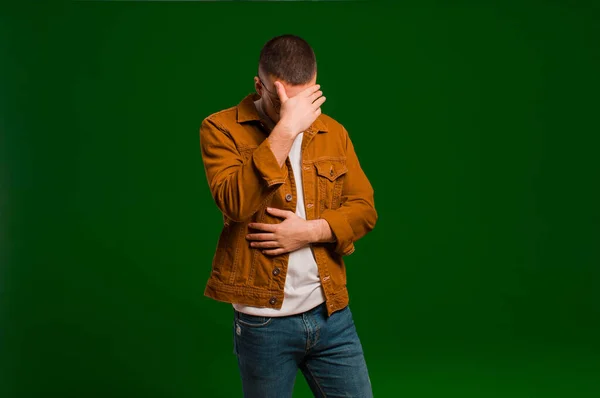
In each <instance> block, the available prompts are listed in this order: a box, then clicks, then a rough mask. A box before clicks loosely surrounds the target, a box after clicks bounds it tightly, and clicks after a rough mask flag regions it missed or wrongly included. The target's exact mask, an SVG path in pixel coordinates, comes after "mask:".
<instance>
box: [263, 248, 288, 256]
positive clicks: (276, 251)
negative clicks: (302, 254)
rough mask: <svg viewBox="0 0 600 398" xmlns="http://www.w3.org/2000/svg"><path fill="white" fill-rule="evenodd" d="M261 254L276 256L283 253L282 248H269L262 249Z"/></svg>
mask: <svg viewBox="0 0 600 398" xmlns="http://www.w3.org/2000/svg"><path fill="white" fill-rule="evenodd" d="M262 252H263V254H266V255H268V256H278V255H280V254H283V253H285V250H284V249H270V250H263V251H262Z"/></svg>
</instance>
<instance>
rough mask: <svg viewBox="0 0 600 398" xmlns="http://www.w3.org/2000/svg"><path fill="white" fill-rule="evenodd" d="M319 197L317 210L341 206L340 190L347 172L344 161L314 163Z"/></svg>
mask: <svg viewBox="0 0 600 398" xmlns="http://www.w3.org/2000/svg"><path fill="white" fill-rule="evenodd" d="M315 167H316V171H317V184H318V195H319V210H320V211H321V212H322V211H323V210H325V209H337V208H339V207H340V206H341V198H342V189H343V187H344V179H345V175H346V173H347V172H348V167H347V165H346V159H343V158H340V159H324V160H317V161H316V162H315Z"/></svg>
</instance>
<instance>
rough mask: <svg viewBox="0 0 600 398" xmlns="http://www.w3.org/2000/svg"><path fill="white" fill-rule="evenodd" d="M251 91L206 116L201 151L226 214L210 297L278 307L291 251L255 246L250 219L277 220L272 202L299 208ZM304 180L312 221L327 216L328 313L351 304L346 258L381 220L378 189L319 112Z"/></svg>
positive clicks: (323, 272) (306, 147)
mask: <svg viewBox="0 0 600 398" xmlns="http://www.w3.org/2000/svg"><path fill="white" fill-rule="evenodd" d="M258 98H259V97H258V96H257V95H256V94H250V95H248V96H247V97H246V98H244V99H243V100H242V101H241V102H240V104H239V105H238V106H237V107H232V108H229V109H225V110H223V111H220V112H217V113H214V114H212V115H210V116H209V117H207V118H206V119H204V120H203V121H202V126H201V127H200V149H201V152H202V160H203V162H204V169H205V172H206V178H207V181H208V184H209V186H210V191H211V193H212V196H213V198H214V200H215V202H216V204H217V206H218V207H219V209H220V210H221V212H222V213H223V229H222V231H221V235H220V237H219V241H218V244H217V247H216V251H215V254H214V257H213V261H212V271H211V274H210V277H209V279H208V283H207V284H206V289H205V291H204V295H206V296H208V297H210V298H213V299H215V300H219V301H224V302H228V303H238V304H243V305H250V306H256V307H269V308H276V309H280V308H281V305H282V302H283V297H284V294H283V287H284V284H285V277H286V273H287V265H288V258H289V254H288V253H286V254H282V255H279V256H269V255H265V254H263V253H262V252H261V251H260V249H255V248H252V247H250V242H249V241H248V240H246V238H245V236H246V234H247V233H248V224H249V223H251V222H259V223H279V222H281V220H280V219H279V218H276V217H273V216H271V215H270V214H268V213H267V212H266V208H267V207H274V208H278V209H284V210H290V211H293V212H295V211H296V200H297V195H296V186H295V181H294V178H293V171H292V167H291V164H290V160H289V158H288V159H286V162H285V164H284V166H283V167H280V166H279V164H278V162H277V160H276V158H275V155H274V154H273V152H271V148H270V145H269V141H268V140H266V138H267V135H268V131H267V130H266V127H265V123H264V122H263V121H261V120H260V116H259V114H258V112H257V111H256V108H255V107H254V103H253V101H255V100H256V99H258ZM301 148H302V149H301V150H302V181H303V187H302V189H303V192H304V205H305V209H306V219H307V220H314V219H318V218H322V219H325V220H327V222H328V223H329V225H330V227H331V230H332V231H333V234H334V236H335V239H336V240H335V242H332V243H313V244H311V247H312V250H313V253H314V256H315V259H316V262H317V267H318V269H319V275H320V278H321V283H322V286H323V290H324V292H325V297H326V301H327V309H328V314H329V315H331V314H332V313H333V312H335V311H337V310H340V309H342V308H344V307H345V306H346V305H347V304H348V291H347V288H346V268H345V265H344V261H343V256H346V255H349V254H351V253H352V252H354V242H355V241H356V240H358V239H360V238H362V237H363V236H364V235H365V234H367V233H368V232H369V231H371V230H372V229H373V227H374V226H375V223H376V221H377V212H376V211H375V207H374V199H373V188H372V187H371V184H370V182H369V180H368V179H367V177H366V175H365V173H364V172H363V170H362V169H361V167H360V164H359V161H358V158H357V156H356V153H355V151H354V147H353V145H352V142H351V141H350V138H349V136H348V133H347V131H346V129H345V128H344V127H343V126H342V125H341V124H340V123H338V122H336V121H335V120H334V119H333V118H331V117H329V116H326V115H324V114H321V115H320V116H319V117H318V118H317V120H315V122H314V123H313V124H312V126H311V127H310V128H309V129H308V130H306V131H305V132H304V137H303V141H302V147H301Z"/></svg>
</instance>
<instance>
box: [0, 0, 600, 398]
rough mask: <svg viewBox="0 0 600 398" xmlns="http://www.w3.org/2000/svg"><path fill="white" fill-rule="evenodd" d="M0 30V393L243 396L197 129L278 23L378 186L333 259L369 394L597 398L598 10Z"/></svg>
mask: <svg viewBox="0 0 600 398" xmlns="http://www.w3.org/2000/svg"><path fill="white" fill-rule="evenodd" d="M0 28H1V32H0V34H1V35H0V37H1V39H0V60H1V62H0V72H1V81H0V129H1V130H0V131H1V133H2V134H1V135H0V156H1V158H0V159H1V160H0V166H1V168H0V179H1V180H0V181H1V191H0V195H1V196H0V205H1V206H2V208H1V213H0V217H1V218H0V222H1V223H0V227H1V229H0V239H1V241H0V244H1V247H0V261H1V268H0V282H1V284H0V294H1V300H0V337H1V340H0V342H1V345H0V350H1V351H0V361H1V362H0V365H1V368H0V369H1V372H0V396H2V397H6V398H20V397H51V396H62V397H132V396H140V397H161V398H162V397H178V398H184V397H238V396H241V383H240V380H239V374H238V370H237V365H236V359H235V356H234V354H233V352H232V331H231V328H232V315H233V311H232V309H231V306H230V305H228V304H225V303H219V302H215V301H212V300H210V299H208V298H205V297H203V290H204V285H205V283H206V280H207V279H208V277H209V274H210V264H211V260H212V255H213V250H214V248H215V246H216V242H217V238H218V233H219V231H220V226H221V216H220V213H219V211H218V210H217V208H216V206H215V205H214V203H213V202H212V198H211V195H210V192H209V189H208V185H207V183H206V179H205V176H204V170H203V168H202V161H201V157H200V151H199V138H198V128H199V126H200V122H201V121H202V119H203V118H204V117H206V116H207V115H209V114H210V113H213V112H216V111H218V110H220V109H223V108H226V107H230V106H233V105H236V104H237V103H238V102H239V101H240V100H241V99H242V98H243V97H244V96H245V95H246V94H248V93H250V92H251V91H252V90H253V76H254V74H255V71H256V67H257V60H258V54H259V51H260V49H261V47H262V45H263V44H264V43H265V42H266V41H267V40H268V39H270V38H271V37H272V36H275V35H278V34H282V33H294V34H298V35H300V36H302V37H304V38H305V39H307V40H308V41H309V43H311V44H312V46H313V47H314V50H315V52H316V54H317V59H318V63H319V75H318V81H319V83H320V84H321V85H322V87H323V90H324V92H325V94H326V96H327V98H328V101H327V103H326V104H325V105H324V108H323V111H324V112H325V113H327V114H329V115H331V116H332V117H334V118H336V119H337V120H339V121H340V122H342V123H343V124H344V125H345V126H346V127H347V129H348V131H349V132H350V135H351V138H352V139H353V141H354V144H355V147H356V150H357V153H358V156H359V158H360V161H361V164H362V166H363V169H364V170H365V171H366V173H367V175H368V177H369V178H370V180H371V182H372V184H373V186H374V188H375V202H376V207H377V209H378V211H379V217H380V218H379V222H378V224H377V226H376V228H375V230H374V231H373V232H372V233H371V234H369V235H367V236H366V237H365V238H364V239H363V240H361V241H359V242H358V243H357V250H356V252H355V253H354V254H352V255H351V256H349V257H347V259H346V262H347V266H348V279H349V281H348V287H349V290H350V296H351V298H350V302H351V307H352V311H353V314H354V318H355V322H356V324H357V329H358V332H359V335H360V337H361V340H362V343H363V347H364V350H365V356H366V359H367V363H368V366H369V371H370V376H371V380H372V383H373V390H374V394H375V396H376V397H450V396H452V397H454V396H456V397H464V398H466V397H511V398H520V397H544V398H547V397H597V396H600V343H599V338H598V336H599V335H600V271H599V269H598V268H599V265H600V241H599V238H600V212H599V210H598V203H600V192H599V189H598V183H599V181H600V173H599V172H600V162H599V160H598V151H599V144H600V142H599V139H598V133H599V132H600V123H599V122H598V110H599V101H598V92H599V89H600V81H599V76H598V71H599V70H600V46H598V39H599V38H600V9H599V8H598V6H594V5H592V4H591V3H590V4H585V3H582V2H567V1H563V2H561V1H547V2H543V3H542V2H532V1H521V2H514V3H510V4H509V3H507V2H501V1H497V2H454V3H443V2H418V3H417V2H415V3H410V4H409V3H403V5H402V6H400V5H398V4H396V5H394V4H391V3H383V2H352V3H350V2H346V3H341V2H330V3H311V4H309V3H293V4H292V3H277V4H275V3H248V2H246V3H231V2H229V3H190V2H181V3H172V2H171V3H158V2H152V3H142V2H129V3H124V2H79V3H76V2H71V3H63V4H53V5H48V4H46V5H36V6H33V5H29V4H22V5H21V6H20V7H19V8H15V7H10V8H9V7H8V6H6V5H4V6H2V12H1V13H0ZM309 396H311V394H310V391H309V389H308V386H307V384H306V382H305V381H304V379H303V378H302V376H301V375H300V374H299V376H298V378H297V385H296V389H295V397H309Z"/></svg>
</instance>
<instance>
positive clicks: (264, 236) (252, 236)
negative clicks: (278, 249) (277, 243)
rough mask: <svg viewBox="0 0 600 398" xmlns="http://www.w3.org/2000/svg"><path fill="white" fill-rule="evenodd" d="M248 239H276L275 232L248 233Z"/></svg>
mask: <svg viewBox="0 0 600 398" xmlns="http://www.w3.org/2000/svg"><path fill="white" fill-rule="evenodd" d="M246 239H248V240H273V239H275V234H248V235H246Z"/></svg>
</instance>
